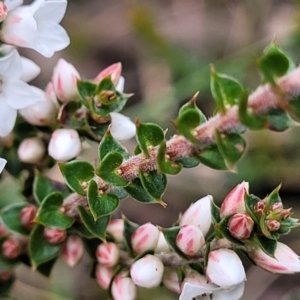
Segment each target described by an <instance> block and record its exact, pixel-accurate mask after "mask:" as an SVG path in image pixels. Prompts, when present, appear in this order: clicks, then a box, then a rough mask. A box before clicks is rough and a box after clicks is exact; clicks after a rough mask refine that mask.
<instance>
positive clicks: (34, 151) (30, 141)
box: [18, 137, 46, 164]
mask: <svg viewBox="0 0 300 300" xmlns="http://www.w3.org/2000/svg"><path fill="white" fill-rule="evenodd" d="M45 151H46V149H45V145H44V143H43V142H42V140H41V139H39V138H38V137H31V138H27V139H25V140H24V141H22V143H21V144H20V146H19V148H18V157H19V159H20V161H22V162H25V163H30V164H35V163H38V162H39V161H40V160H41V159H42V158H43V156H44V154H45Z"/></svg>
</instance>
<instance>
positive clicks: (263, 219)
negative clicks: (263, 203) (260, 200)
mask: <svg viewBox="0 0 300 300" xmlns="http://www.w3.org/2000/svg"><path fill="white" fill-rule="evenodd" d="M259 228H260V231H261V233H262V234H263V235H264V236H265V237H267V238H268V239H270V238H271V233H270V231H269V229H268V227H267V224H266V216H264V215H262V216H260V218H259Z"/></svg>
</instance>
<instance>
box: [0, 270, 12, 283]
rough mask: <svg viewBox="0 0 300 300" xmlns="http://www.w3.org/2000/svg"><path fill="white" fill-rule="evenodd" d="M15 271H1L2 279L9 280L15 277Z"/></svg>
mask: <svg viewBox="0 0 300 300" xmlns="http://www.w3.org/2000/svg"><path fill="white" fill-rule="evenodd" d="M13 275H14V273H13V271H12V270H7V271H0V281H7V280H9V279H11V278H12V277H13Z"/></svg>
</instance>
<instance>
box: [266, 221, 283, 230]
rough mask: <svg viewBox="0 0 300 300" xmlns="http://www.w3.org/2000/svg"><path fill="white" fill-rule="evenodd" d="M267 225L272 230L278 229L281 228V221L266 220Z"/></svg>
mask: <svg viewBox="0 0 300 300" xmlns="http://www.w3.org/2000/svg"><path fill="white" fill-rule="evenodd" d="M266 225H267V227H268V229H269V230H270V231H277V230H279V228H280V222H278V221H276V220H266Z"/></svg>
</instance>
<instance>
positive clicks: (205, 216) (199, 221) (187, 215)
mask: <svg viewBox="0 0 300 300" xmlns="http://www.w3.org/2000/svg"><path fill="white" fill-rule="evenodd" d="M212 200H213V197H212V196H211V195H207V196H205V197H203V198H201V199H199V200H198V201H196V202H195V203H193V204H191V206H190V207H189V208H188V209H187V210H186V211H185V212H184V213H183V215H182V217H181V219H180V223H179V225H180V226H183V225H194V226H200V229H201V231H202V232H203V234H204V235H206V234H207V232H208V231H209V228H210V226H211V202H212Z"/></svg>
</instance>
